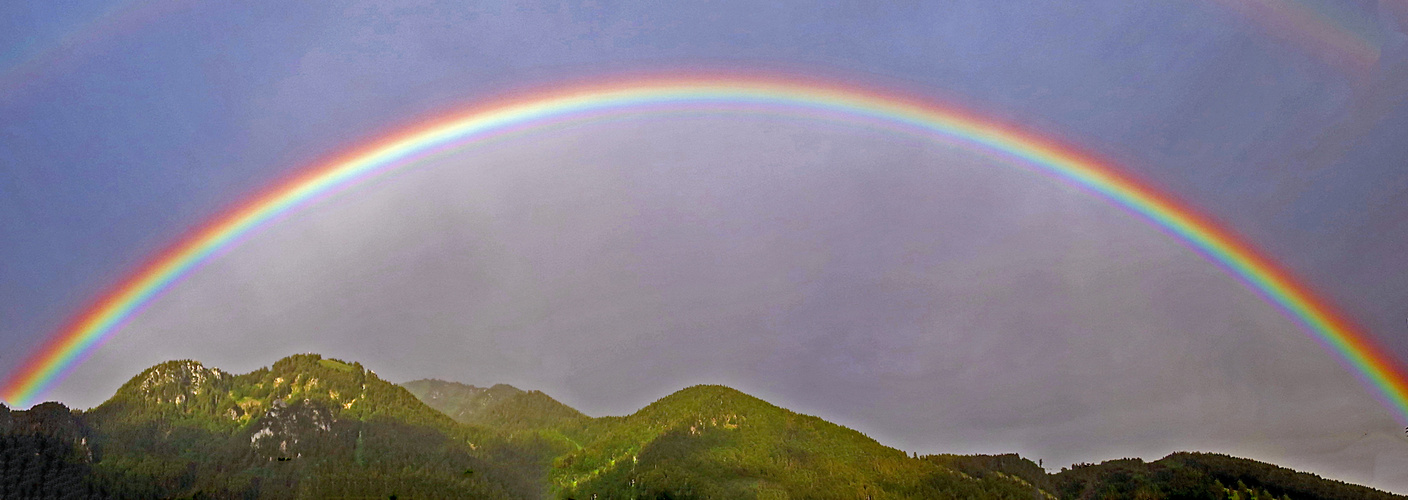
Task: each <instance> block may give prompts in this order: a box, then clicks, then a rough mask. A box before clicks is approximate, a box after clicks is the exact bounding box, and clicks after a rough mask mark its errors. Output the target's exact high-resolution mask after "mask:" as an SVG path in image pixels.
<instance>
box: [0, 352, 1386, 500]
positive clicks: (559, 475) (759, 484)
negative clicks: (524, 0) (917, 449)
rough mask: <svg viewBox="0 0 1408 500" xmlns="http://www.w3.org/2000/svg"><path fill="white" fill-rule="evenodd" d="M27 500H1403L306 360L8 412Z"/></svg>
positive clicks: (4, 489) (1279, 473)
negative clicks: (575, 400) (931, 450)
mask: <svg viewBox="0 0 1408 500" xmlns="http://www.w3.org/2000/svg"><path fill="white" fill-rule="evenodd" d="M422 401H424V402H422ZM26 498H44V499H48V498H62V499H70V498H73V499H78V498H84V499H87V498H92V499H100V498H101V499H125V498H134V499H135V498H239V499H255V498H269V499H295V498H489V499H494V498H502V499H536V498H577V499H584V500H585V499H588V498H597V499H606V498H646V499H657V498H677V499H683V498H720V499H733V498H836V499H852V498H857V499H859V498H870V499H880V498H996V499H1022V500H1027V499H1032V498H1046V499H1052V500H1055V499H1095V498H1102V499H1103V498H1178V499H1237V500H1255V499H1277V500H1281V499H1335V498H1346V499H1404V498H1405V497H1401V496H1397V495H1391V494H1388V493H1385V492H1382V491H1378V490H1373V489H1370V488H1366V487H1362V486H1356V485H1351V484H1346V483H1342V482H1338V481H1331V480H1326V479H1323V478H1320V477H1317V476H1314V475H1311V474H1305V473H1300V472H1295V471H1291V470H1289V469H1284V468H1281V467H1277V466H1274V465H1270V464H1265V463H1260V462H1255V461H1252V460H1245V459H1239V458H1233V457H1227V456H1223V455H1213V454H1201V453H1176V454H1173V455H1170V456H1168V457H1165V458H1163V459H1161V460H1157V461H1154V462H1147V463H1146V462H1143V461H1141V460H1137V459H1121V460H1112V461H1109V462H1105V463H1102V464H1098V465H1092V464H1081V465H1076V466H1072V467H1070V468H1065V469H1062V471H1061V472H1058V473H1054V474H1052V473H1047V472H1046V471H1045V470H1043V469H1042V468H1041V467H1038V466H1037V465H1036V464H1034V463H1032V462H1031V461H1029V460H1026V459H1023V458H1021V457H1019V456H1017V455H994V456H957V455H929V456H910V455H906V454H905V453H904V452H902V451H899V450H896V449H893V448H889V447H887V446H884V445H883V444H881V443H878V442H876V441H875V440H873V439H870V438H869V437H867V436H865V435H863V434H861V433H859V432H857V431H854V430H852V429H848V428H845V427H842V426H839V425H836V424H833V423H830V422H827V421H825V420H823V419H820V418H817V417H812V416H807V415H800V414H797V413H794V412H791V411H789V410H787V409H784V408H780V407H777V406H775V405H772V404H770V403H768V402H766V401H763V400H761V399H758V398H754V397H752V396H749V395H747V394H744V393H742V392H739V391H736V390H733V389H730V388H728V387H723V386H708V385H705V386H695V387H689V388H685V389H682V390H680V391H678V392H676V393H674V394H671V395H669V396H666V397H664V398H661V399H660V400H658V401H656V402H654V403H652V404H650V405H647V406H646V407H645V408H642V409H641V410H639V411H637V412H635V413H633V414H631V415H627V416H621V417H603V418H590V417H588V416H586V415H583V414H582V413H580V412H578V411H577V410H575V409H572V408H570V407H568V406H567V405H564V404H562V403H561V402H558V401H556V400H555V399H553V398H551V397H549V396H548V395H547V394H544V393H542V392H538V391H524V390H520V389H518V388H514V387H512V386H508V385H496V386H492V387H488V388H479V387H474V386H469V385H464V384H458V383H454V382H446V381H439V380H419V381H415V382H409V383H407V384H405V385H404V387H403V386H398V385H395V384H392V383H390V382H387V381H385V380H383V379H381V378H380V377H378V376H377V375H376V374H375V373H373V372H372V371H370V370H367V369H366V368H364V367H363V366H362V365H361V364H359V363H355V362H346V361H341V360H334V359H326V358H323V357H321V356H318V355H316V354H302V355H296V356H290V357H287V358H284V359H281V360H279V361H277V362H275V363H274V364H273V365H271V366H269V367H266V368H261V369H259V370H255V371H253V372H250V373H246V374H231V373H227V372H223V371H221V370H219V369H216V368H211V367H206V366H204V365H202V364H201V363H199V362H196V361H191V360H183V361H171V362H167V363H162V364H160V365H157V366H153V367H152V368H149V369H147V370H144V371H143V372H142V373H140V374H138V375H137V376H135V377H133V378H132V379H131V380H129V381H128V382H127V383H126V384H124V385H123V386H122V387H121V388H120V389H119V390H118V391H117V393H116V394H114V395H113V397H112V398H110V399H109V400H108V401H107V402H104V403H103V404H102V405H99V406H98V407H96V408H93V409H91V410H88V411H78V410H71V409H69V408H67V407H65V406H64V405H62V404H59V403H52V402H51V403H44V404H41V405H37V406H35V407H33V408H31V409H29V410H26V411H11V410H10V409H9V408H5V407H4V406H3V405H0V499H6V500H9V499H26ZM1406 500H1408V499H1406Z"/></svg>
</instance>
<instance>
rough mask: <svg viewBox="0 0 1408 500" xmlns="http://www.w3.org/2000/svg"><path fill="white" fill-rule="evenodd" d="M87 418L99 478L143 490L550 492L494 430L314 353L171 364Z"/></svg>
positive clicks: (243, 494) (141, 493)
mask: <svg viewBox="0 0 1408 500" xmlns="http://www.w3.org/2000/svg"><path fill="white" fill-rule="evenodd" d="M31 411H33V410H31ZM80 417H81V420H82V421H83V422H84V424H85V425H86V426H88V428H90V429H91V433H92V435H93V438H94V443H95V444H96V447H97V448H96V449H95V451H94V454H95V456H97V457H98V458H97V459H96V460H95V461H94V464H93V465H94V469H95V471H94V474H95V475H96V476H98V480H96V481H97V482H98V483H101V484H105V485H113V486H112V487H113V488H117V486H118V485H122V486H125V487H128V489H132V490H135V493H133V494H132V497H134V498H152V497H181V496H188V495H195V494H196V493H202V494H204V495H207V496H214V497H222V498H236V497H238V498H322V497H338V496H356V497H363V496H370V497H374V498H386V497H387V496H389V495H393V494H399V495H406V496H411V497H440V498H450V497H473V498H523V497H528V496H534V495H539V494H540V493H541V491H540V490H541V488H540V487H539V486H538V485H537V483H538V480H537V478H536V477H534V476H532V475H531V474H528V473H525V472H523V471H524V470H526V469H524V468H522V467H519V465H520V464H519V463H518V462H517V461H516V460H517V459H516V458H514V457H507V458H504V459H500V457H498V456H496V452H497V451H499V450H502V449H504V447H503V445H502V441H501V440H499V439H498V438H497V437H496V436H495V435H493V434H492V433H488V432H482V431H480V430H479V429H476V428H472V427H467V426H462V425H459V424H457V423H455V422H454V421H453V420H451V419H450V418H448V417H446V416H445V415H444V414H441V413H440V412H437V411H435V410H433V409H431V408H429V407H428V406H426V405H424V404H422V403H421V402H420V401H419V400H418V399H416V398H415V396H413V395H411V394H410V393H409V392H408V391H406V390H405V389H404V388H402V387H400V386H397V385H395V384H392V383H390V382H387V381H385V380H383V379H381V378H380V377H377V376H376V374H375V373H373V372H371V371H369V370H366V369H365V368H363V367H362V366H361V365H360V364H358V363H347V362H343V361H339V360H334V359H324V358H322V357H321V356H318V355H316V354H304V355H297V356H290V357H287V358H284V359H281V360H279V361H277V362H275V363H274V364H273V365H272V366H271V367H267V368H261V369H259V370H255V371H254V372H251V373H246V374H242V375H233V374H229V373H226V372H222V371H220V370H219V369H215V368H207V367H205V366H203V365H202V364H201V363H199V362H196V361H190V360H182V361H171V362H167V363H162V364H160V365H157V366H153V367H151V368H149V369H147V370H145V371H143V372H142V373H140V374H138V375H137V376H136V377H133V378H132V379H131V380H129V381H128V382H127V383H126V384H124V385H123V386H122V387H121V388H119V389H118V391H117V393H116V394H115V395H113V397H112V398H111V399H109V400H108V401H106V402H104V403H103V404H101V405H99V406H98V407H96V408H93V409H92V410H90V411H87V412H83V413H82V414H81V415H80ZM133 485H137V486H133ZM6 498H8V497H6Z"/></svg>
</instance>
